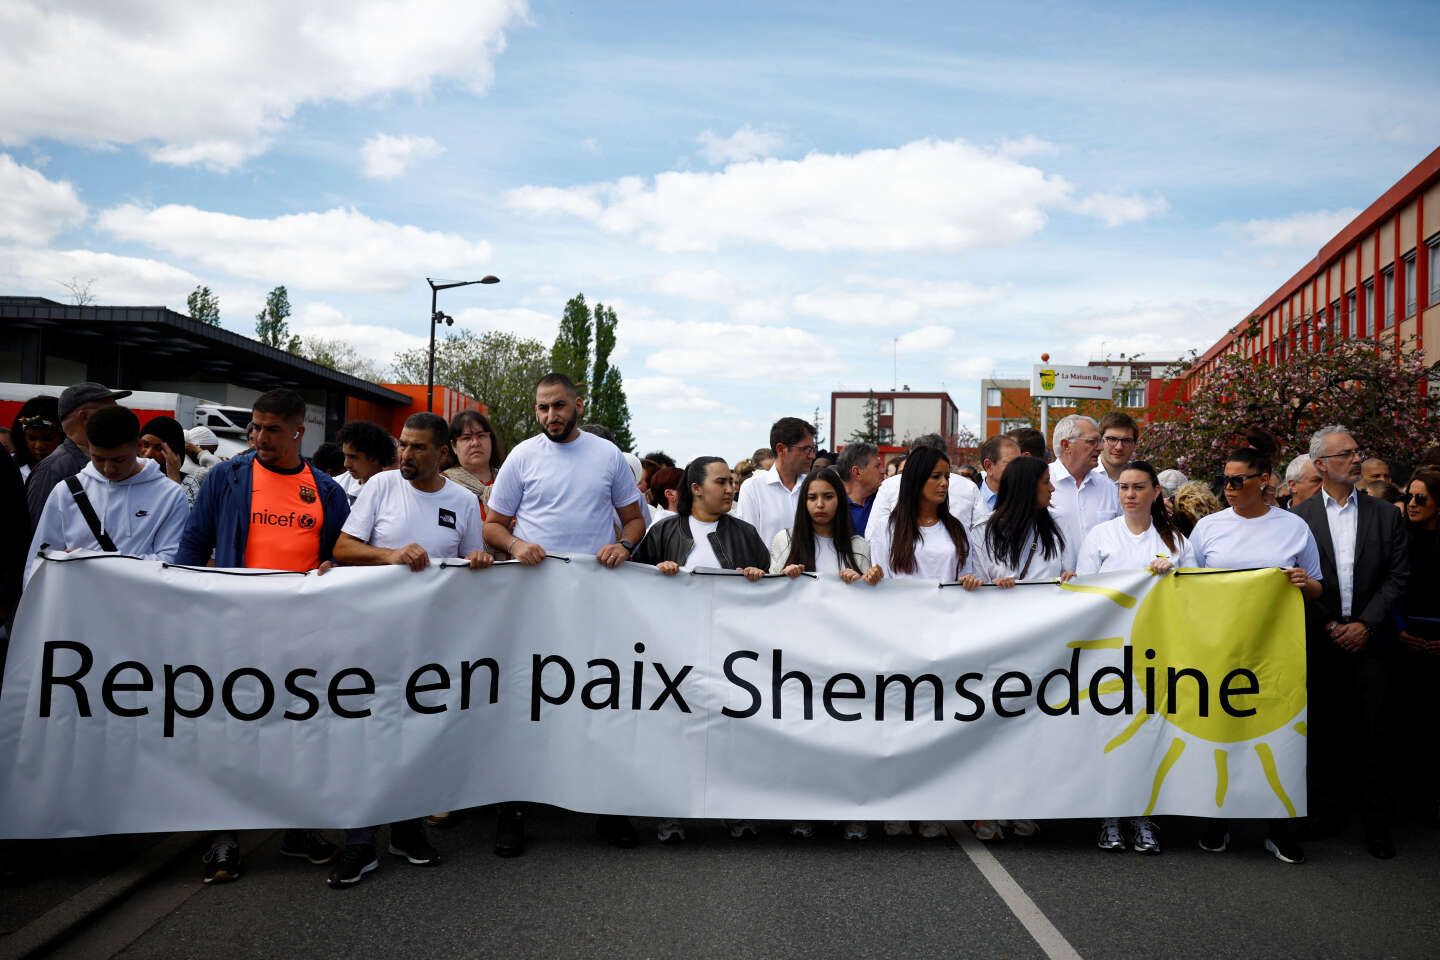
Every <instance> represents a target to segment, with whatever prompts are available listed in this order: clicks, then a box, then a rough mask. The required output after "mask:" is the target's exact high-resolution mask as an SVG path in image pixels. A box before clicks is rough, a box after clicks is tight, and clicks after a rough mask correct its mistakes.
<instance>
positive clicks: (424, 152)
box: [360, 133, 445, 180]
mask: <svg viewBox="0 0 1440 960" xmlns="http://www.w3.org/2000/svg"><path fill="white" fill-rule="evenodd" d="M444 152H445V148H444V147H442V146H440V144H438V143H436V142H435V141H434V140H433V139H432V138H430V137H411V136H402V137H392V136H390V135H389V134H388V133H377V134H375V136H373V137H371V138H370V139H369V140H366V141H365V146H364V147H362V148H361V149H360V155H361V158H362V160H363V161H364V165H365V176H367V177H370V178H372V179H374V180H394V179H395V178H396V177H398V176H400V175H401V174H403V173H404V172H405V168H406V167H408V166H410V164H412V163H414V162H415V161H416V160H424V159H426V158H427V157H436V156H439V155H440V154H442V153H444Z"/></svg>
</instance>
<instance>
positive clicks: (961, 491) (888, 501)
mask: <svg viewBox="0 0 1440 960" xmlns="http://www.w3.org/2000/svg"><path fill="white" fill-rule="evenodd" d="M927 447H928V448H929V449H931V450H935V451H938V452H939V453H940V455H941V456H943V457H945V462H946V463H947V464H948V463H949V462H950V455H949V454H948V453H947V452H946V451H947V449H948V448H947V446H946V444H945V438H944V437H942V436H940V435H939V434H938V433H927V434H925V435H924V436H922V437H920V438H918V439H917V440H916V441H915V443H914V445H913V446H911V447H910V453H909V456H911V457H913V456H915V453H916V451H918V450H923V449H925V448H927ZM896 462H897V463H898V464H899V469H898V470H897V471H896V472H895V474H894V475H892V476H890V477H887V478H886V479H885V482H884V483H882V484H880V488H879V489H878V490H876V491H875V502H874V503H873V504H872V505H871V507H870V517H869V519H868V520H866V521H865V529H864V530H863V531H860V530H857V531H856V532H857V533H859V534H861V535H862V536H863V537H865V539H866V540H869V541H870V545H871V546H872V547H873V546H875V544H876V542H877V541H878V540H879V538H880V537H881V536H883V535H884V534H885V530H886V529H887V528H888V527H889V524H890V512H891V511H892V510H894V509H895V504H896V503H897V502H898V501H899V499H900V485H901V484H902V483H904V482H905V481H904V476H905V467H906V466H908V465H909V460H908V459H906V458H904V457H902V458H900V460H898V461H896ZM946 496H947V498H948V500H947V503H948V504H949V511H950V516H952V517H954V518H955V519H957V520H959V521H960V522H961V523H962V524H964V525H965V527H966V528H967V529H968V528H969V527H970V526H971V525H972V524H973V523H974V522H975V520H974V516H975V501H976V500H977V499H979V496H980V492H979V488H978V487H976V486H975V484H973V483H952V484H950V485H949V486H948V487H947V489H946ZM875 556H876V558H877V559H878V558H880V557H881V556H883V554H882V553H881V551H879V550H876V551H875ZM886 574H887V575H888V574H889V571H886Z"/></svg>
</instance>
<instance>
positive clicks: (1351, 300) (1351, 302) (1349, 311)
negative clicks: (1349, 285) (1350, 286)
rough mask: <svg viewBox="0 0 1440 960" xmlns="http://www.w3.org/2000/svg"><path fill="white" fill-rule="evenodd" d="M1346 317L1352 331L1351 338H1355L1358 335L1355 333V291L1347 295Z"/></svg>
mask: <svg viewBox="0 0 1440 960" xmlns="http://www.w3.org/2000/svg"><path fill="white" fill-rule="evenodd" d="M1345 317H1346V320H1347V324H1348V326H1349V329H1350V336H1352V337H1353V336H1356V333H1355V321H1356V317H1355V291H1354V290H1351V291H1350V292H1349V293H1347V294H1345Z"/></svg>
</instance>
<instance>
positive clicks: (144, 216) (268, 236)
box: [99, 204, 490, 292]
mask: <svg viewBox="0 0 1440 960" xmlns="http://www.w3.org/2000/svg"><path fill="white" fill-rule="evenodd" d="M99 225H100V227H101V229H103V230H105V231H106V232H108V233H111V234H113V235H115V236H117V237H120V238H121V239H124V240H128V241H133V242H137V243H143V244H145V245H147V246H149V247H152V248H154V249H156V250H163V251H165V252H166V253H168V254H171V255H173V256H176V257H183V258H188V259H192V260H194V261H196V262H197V263H201V264H203V265H205V266H206V267H209V268H210V269H212V270H218V271H222V272H224V273H227V274H230V275H232V276H236V277H244V278H247V279H251V280H259V281H262V282H264V283H271V284H276V283H283V284H286V285H288V286H293V287H297V288H302V289H311V290H340V291H360V292H377V291H393V290H402V289H405V288H406V287H409V286H411V285H413V284H414V283H415V282H416V281H417V280H419V279H420V278H421V277H424V276H426V275H427V274H428V275H431V276H434V275H436V274H442V275H443V274H444V273H447V272H450V273H454V272H475V271H476V270H477V269H478V268H479V265H481V264H484V263H486V262H488V261H489V260H490V245H489V244H488V243H485V242H483V241H481V242H471V241H468V240H466V239H465V238H464V237H461V236H459V235H457V234H453V233H434V232H431V231H427V230H422V229H420V228H419V227H413V226H405V225H399V224H394V223H390V222H388V221H385V220H374V219H372V218H370V217H368V216H366V215H365V214H363V213H360V212H359V211H357V210H355V209H353V208H351V209H343V208H339V207H337V208H335V209H333V210H327V211H325V212H323V213H297V214H288V215H285V216H279V217H272V218H270V219H251V218H248V217H239V216H234V215H232V214H227V213H216V212H214V211H210V210H200V209H197V208H195V207H190V206H178V205H173V204H172V205H167V206H163V207H156V208H153V209H147V208H144V207H139V206H136V205H134V204H126V205H124V206H119V207H113V208H111V209H109V210H106V211H105V212H104V213H103V214H101V216H100V221H99Z"/></svg>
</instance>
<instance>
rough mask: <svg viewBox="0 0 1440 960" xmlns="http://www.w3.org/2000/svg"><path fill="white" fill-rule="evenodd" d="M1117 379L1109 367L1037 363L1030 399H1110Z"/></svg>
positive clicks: (1032, 378)
mask: <svg viewBox="0 0 1440 960" xmlns="http://www.w3.org/2000/svg"><path fill="white" fill-rule="evenodd" d="M1114 395H1115V378H1114V376H1113V375H1112V374H1111V373H1110V368H1109V367H1060V366H1056V365H1054V364H1049V363H1037V364H1036V365H1035V366H1034V367H1033V368H1032V369H1031V371H1030V396H1032V397H1065V398H1067V399H1074V400H1110V399H1113V398H1114Z"/></svg>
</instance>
